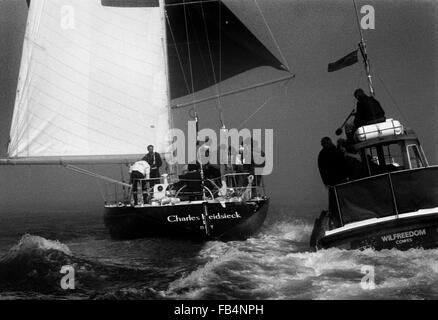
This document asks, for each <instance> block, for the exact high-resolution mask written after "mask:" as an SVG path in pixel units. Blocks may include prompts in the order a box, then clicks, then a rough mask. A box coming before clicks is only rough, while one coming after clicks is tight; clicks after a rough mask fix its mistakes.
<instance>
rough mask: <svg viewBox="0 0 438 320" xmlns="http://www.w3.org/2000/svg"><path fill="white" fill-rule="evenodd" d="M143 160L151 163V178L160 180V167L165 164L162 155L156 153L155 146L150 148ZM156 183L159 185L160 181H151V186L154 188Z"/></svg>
mask: <svg viewBox="0 0 438 320" xmlns="http://www.w3.org/2000/svg"><path fill="white" fill-rule="evenodd" d="M142 160H144V161H146V162H147V163H149V166H150V167H151V171H150V175H149V176H150V178H151V179H154V178H160V167H161V165H162V164H163V162H162V161H161V157H160V154H159V153H158V152H154V146H153V145H149V146H148V153H147V154H146V155H145V156H144V157H143V159H142ZM156 183H159V180H158V179H155V180H151V181H150V183H149V186H150V187H151V188H153V187H154V185H155V184H156Z"/></svg>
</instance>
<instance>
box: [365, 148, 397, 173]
mask: <svg viewBox="0 0 438 320" xmlns="http://www.w3.org/2000/svg"><path fill="white" fill-rule="evenodd" d="M365 154H366V157H367V160H368V166H369V168H370V172H371V175H375V174H380V173H386V172H391V171H397V170H403V169H404V162H403V152H402V145H401V144H400V143H392V144H387V145H379V146H375V147H371V148H367V149H366V151H365Z"/></svg>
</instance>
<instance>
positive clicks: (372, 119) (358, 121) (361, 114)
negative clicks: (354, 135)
mask: <svg viewBox="0 0 438 320" xmlns="http://www.w3.org/2000/svg"><path fill="white" fill-rule="evenodd" d="M354 97H355V98H356V99H357V103H356V113H355V116H354V131H353V132H355V131H356V130H357V128H359V127H362V126H364V125H368V124H373V123H378V122H384V121H385V120H386V118H385V111H383V108H382V106H381V105H380V103H379V101H377V100H376V99H375V98H374V97H370V96H367V95H366V94H365V92H364V91H363V90H362V89H357V90H356V91H354Z"/></svg>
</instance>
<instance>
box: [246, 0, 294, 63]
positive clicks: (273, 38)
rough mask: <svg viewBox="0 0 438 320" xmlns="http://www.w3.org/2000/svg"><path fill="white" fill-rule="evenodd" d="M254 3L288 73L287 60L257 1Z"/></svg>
mask: <svg viewBox="0 0 438 320" xmlns="http://www.w3.org/2000/svg"><path fill="white" fill-rule="evenodd" d="M254 3H255V4H256V6H257V9H258V10H259V12H260V15H261V16H262V19H263V22H264V23H265V25H266V27H267V29H268V31H269V34H270V36H271V38H272V40H273V41H274V44H275V46H276V47H277V50H278V52H279V53H280V57H281V60H283V63H284V65H285V67H286V68H287V70H288V71H290V67H289V64H288V62H287V60H286V58H285V56H284V54H283V51H282V50H281V48H280V45H279V44H278V42H277V39H276V38H275V36H274V33H273V32H272V29H271V27H270V26H269V24H268V22H267V20H266V17H265V15H264V14H263V11H262V9H261V8H260V5H259V3H258V2H257V0H254Z"/></svg>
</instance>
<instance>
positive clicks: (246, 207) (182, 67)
mask: <svg viewBox="0 0 438 320" xmlns="http://www.w3.org/2000/svg"><path fill="white" fill-rule="evenodd" d="M28 4H29V13H28V20H27V28H26V34H25V39H24V45H23V54H22V61H21V67H20V73H19V80H18V88H17V93H16V100H15V107H14V112H13V118H12V123H11V130H10V142H9V146H8V158H7V159H2V160H1V161H0V163H1V164H4V165H35V164H47V165H49V164H52V165H53V164H59V165H62V166H64V167H66V168H67V169H70V170H73V171H76V172H79V173H82V174H87V175H90V176H92V177H95V178H99V179H102V180H103V181H106V182H107V183H109V184H111V185H112V186H114V190H115V191H114V194H113V197H112V198H111V199H106V202H105V215H104V222H105V225H106V226H107V228H108V230H109V232H110V234H111V236H113V237H114V238H137V237H148V236H169V237H174V236H175V237H176V236H184V237H190V238H195V239H202V240H205V239H207V240H208V239H220V240H228V239H245V238H247V237H248V236H250V235H252V234H254V233H255V232H256V231H257V230H258V229H259V227H260V226H261V225H262V223H263V221H264V220H265V217H266V215H267V212H268V206H269V198H268V197H267V195H266V194H265V192H264V187H263V183H262V181H259V180H260V177H254V175H253V174H251V172H239V173H236V172H227V173H226V174H225V173H224V171H223V170H221V172H223V174H222V175H221V176H218V177H217V178H215V179H209V180H208V179H207V178H208V177H207V175H206V172H205V167H204V165H203V164H201V165H200V166H199V167H198V168H197V170H194V171H195V172H192V175H190V174H185V175H179V174H178V171H177V170H176V169H175V168H177V167H178V166H176V165H172V166H168V170H167V171H166V172H165V173H163V175H162V176H161V177H160V178H159V180H158V181H154V184H153V186H152V187H148V186H150V185H151V184H149V182H150V179H144V181H133V184H137V185H138V186H139V188H137V193H138V194H136V196H137V199H138V201H137V202H136V201H134V200H133V199H134V195H133V192H132V189H133V188H132V184H131V183H126V182H124V181H123V180H122V179H121V180H120V181H119V180H116V179H112V178H109V177H105V176H102V175H100V174H98V173H96V172H91V171H89V170H86V169H85V168H83V167H81V166H83V165H90V164H93V165H108V164H116V165H120V166H124V165H125V166H126V165H127V164H132V163H133V162H135V161H136V160H140V159H141V158H142V157H143V155H144V151H145V150H146V146H147V145H153V146H154V148H155V150H156V151H157V152H159V153H160V154H161V155H162V156H163V158H164V159H169V157H170V158H171V157H172V155H171V154H170V153H171V152H169V145H171V142H172V138H173V137H172V136H171V133H170V132H171V129H172V126H173V112H172V110H173V109H174V108H187V107H191V109H190V110H192V111H194V118H195V119H196V122H197V128H198V122H199V120H198V119H199V117H198V114H197V112H196V106H197V105H199V104H202V103H203V102H205V101H209V100H218V99H220V98H221V97H223V96H226V95H232V94H234V93H236V92H243V91H247V90H250V89H251V88H256V87H260V86H262V85H267V84H274V83H280V82H285V81H288V80H290V79H291V78H293V75H292V74H291V73H290V72H289V70H288V68H287V67H285V64H284V63H282V62H281V61H280V60H278V59H277V58H276V56H275V55H274V54H273V53H272V52H271V51H269V50H268V49H267V48H266V47H265V45H264V44H263V43H261V42H260V41H259V40H258V38H257V37H256V36H255V35H254V34H253V33H252V32H251V31H250V30H249V29H248V28H247V27H246V26H245V25H244V24H243V23H242V22H241V21H240V20H239V19H238V17H237V16H236V15H235V14H234V13H233V11H232V10H230V9H229V8H228V6H226V5H225V4H224V3H223V2H222V1H220V0H194V1H188V0H166V1H164V0H160V1H158V0H137V1H133V0H126V1H122V0H38V1H30V2H29V1H28ZM261 66H268V67H272V68H274V69H277V70H279V72H287V75H286V76H282V77H280V78H278V79H274V80H270V81H267V82H266V83H263V84H255V85H253V86H250V87H246V88H236V89H234V90H232V92H219V91H220V90H217V91H218V94H217V95H216V96H213V97H207V98H204V99H202V101H196V100H195V99H192V100H190V99H189V100H190V102H189V103H186V104H184V105H173V104H172V103H173V102H172V101H174V99H177V98H180V97H192V96H193V97H194V93H196V92H198V91H200V90H203V89H205V88H209V87H216V88H218V85H219V84H220V82H221V81H223V80H225V79H228V78H231V77H234V76H236V75H238V74H241V73H243V72H246V71H249V70H251V69H254V68H257V67H261ZM224 126H225V124H224V123H223V122H222V127H224ZM193 143H197V142H196V141H193ZM242 176H243V179H242ZM143 184H144V185H146V188H144V189H142V186H143Z"/></svg>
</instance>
